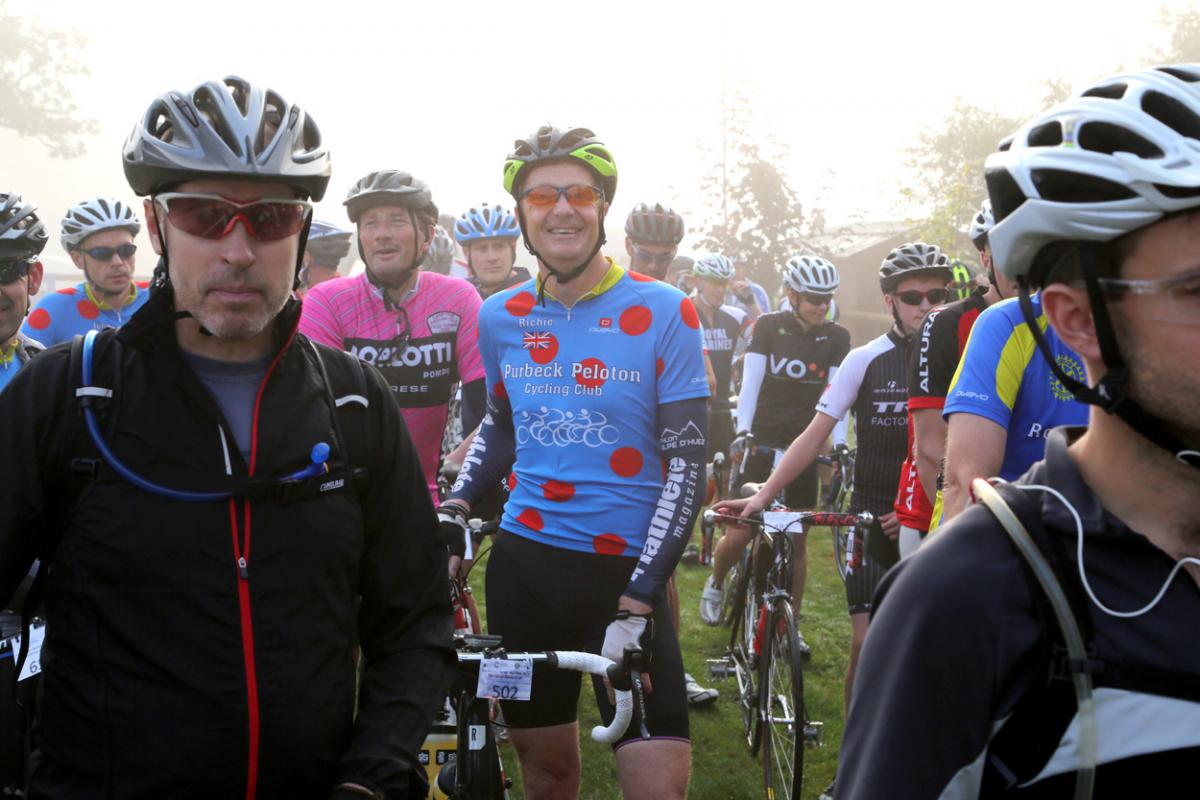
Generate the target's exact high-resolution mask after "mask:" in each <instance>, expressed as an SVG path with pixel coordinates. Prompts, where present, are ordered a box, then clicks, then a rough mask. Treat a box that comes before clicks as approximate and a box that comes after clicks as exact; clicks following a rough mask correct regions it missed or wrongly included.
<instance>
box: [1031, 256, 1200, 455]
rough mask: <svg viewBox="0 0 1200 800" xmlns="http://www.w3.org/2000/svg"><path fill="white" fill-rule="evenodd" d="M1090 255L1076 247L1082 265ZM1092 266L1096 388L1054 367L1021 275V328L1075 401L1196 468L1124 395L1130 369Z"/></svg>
mask: <svg viewBox="0 0 1200 800" xmlns="http://www.w3.org/2000/svg"><path fill="white" fill-rule="evenodd" d="M1095 257H1096V256H1095V255H1094V251H1092V250H1090V249H1088V248H1079V258H1080V260H1081V261H1089V260H1092V259H1094V258H1095ZM1091 266H1092V265H1089V264H1087V263H1085V264H1084V267H1083V272H1084V276H1085V277H1084V285H1085V286H1086V287H1087V293H1088V300H1089V301H1090V302H1091V306H1092V320H1093V322H1094V323H1095V328H1096V339H1097V342H1098V343H1099V345H1100V357H1101V359H1102V360H1103V361H1104V366H1105V367H1106V369H1107V371H1106V372H1105V373H1104V377H1103V378H1101V379H1100V381H1099V382H1098V383H1097V384H1096V385H1095V386H1088V385H1086V384H1084V383H1082V382H1080V381H1078V380H1076V379H1075V378H1073V377H1071V376H1070V375H1068V374H1067V373H1066V372H1065V371H1064V370H1063V368H1062V367H1061V366H1059V364H1058V362H1057V361H1056V360H1055V358H1054V354H1053V353H1052V352H1051V351H1050V345H1049V343H1048V342H1047V341H1046V336H1045V334H1043V333H1042V329H1041V326H1039V325H1038V324H1037V318H1036V317H1035V316H1034V313H1033V301H1032V300H1031V299H1030V287H1029V283H1028V279H1027V278H1026V276H1021V278H1020V280H1019V288H1018V291H1017V296H1018V298H1019V300H1018V302H1019V303H1020V306H1021V314H1022V316H1024V317H1025V324H1026V325H1028V326H1029V331H1030V333H1032V334H1033V340H1034V342H1035V343H1036V344H1037V348H1038V350H1039V351H1041V354H1042V357H1043V358H1044V359H1046V363H1047V364H1049V366H1050V371H1051V372H1053V373H1054V377H1056V378H1058V380H1059V382H1060V383H1062V385H1063V386H1065V387H1067V389H1069V390H1070V391H1071V393H1072V394H1074V395H1075V397H1076V399H1078V400H1079V401H1080V402H1083V403H1088V404H1090V405H1094V406H1097V407H1098V408H1101V409H1103V410H1104V411H1105V413H1108V414H1115V415H1116V416H1117V417H1119V418H1120V419H1121V421H1122V422H1124V423H1125V424H1126V425H1128V426H1129V427H1130V429H1132V430H1134V431H1136V432H1137V433H1140V434H1141V435H1142V436H1144V437H1145V438H1147V439H1149V440H1150V441H1151V442H1153V443H1154V444H1156V445H1158V446H1159V447H1161V448H1162V449H1164V450H1166V451H1167V452H1169V453H1171V454H1172V455H1173V456H1175V458H1176V460H1178V461H1180V462H1182V463H1184V464H1187V465H1189V466H1192V467H1196V468H1197V469H1200V448H1197V447H1192V446H1189V445H1187V444H1186V443H1184V442H1182V441H1180V440H1179V439H1178V438H1176V437H1175V435H1174V434H1172V433H1170V432H1169V430H1168V429H1167V425H1166V423H1165V422H1164V421H1163V420H1162V419H1160V418H1159V417H1156V416H1155V415H1153V414H1151V413H1150V412H1149V411H1147V410H1146V409H1144V408H1142V407H1141V406H1140V405H1138V403H1137V401H1136V400H1134V399H1133V398H1132V397H1130V396H1129V393H1128V388H1127V385H1128V382H1129V368H1128V367H1127V366H1126V364H1125V359H1124V358H1123V357H1122V355H1121V348H1120V345H1119V344H1118V343H1117V336H1116V332H1115V331H1114V330H1113V326H1112V318H1111V316H1110V315H1109V313H1108V304H1107V301H1106V300H1105V297H1104V291H1103V289H1101V288H1100V281H1099V279H1098V278H1097V277H1096V272H1095V269H1094V268H1089V267H1091Z"/></svg>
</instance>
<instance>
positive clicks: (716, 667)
mask: <svg viewBox="0 0 1200 800" xmlns="http://www.w3.org/2000/svg"><path fill="white" fill-rule="evenodd" d="M707 663H708V677H710V678H713V679H716V680H724V679H727V678H732V677H733V676H734V675H736V674H737V666H736V665H735V664H734V663H733V659H731V658H710V659H709V660H708V662H707Z"/></svg>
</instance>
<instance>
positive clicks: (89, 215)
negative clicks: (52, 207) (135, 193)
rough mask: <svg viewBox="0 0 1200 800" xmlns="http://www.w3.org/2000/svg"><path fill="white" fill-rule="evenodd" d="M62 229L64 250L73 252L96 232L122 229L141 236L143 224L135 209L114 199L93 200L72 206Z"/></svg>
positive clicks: (63, 219)
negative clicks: (134, 211) (139, 233)
mask: <svg viewBox="0 0 1200 800" xmlns="http://www.w3.org/2000/svg"><path fill="white" fill-rule="evenodd" d="M60 227H61V228H62V246H63V249H64V250H66V251H67V252H70V251H72V250H75V249H77V248H78V247H79V246H80V245H81V244H82V243H83V240H84V239H86V238H88V237H89V236H91V235H92V234H93V233H99V232H100V231H107V230H113V229H119V230H127V231H129V232H130V233H132V234H133V235H134V236H137V235H138V232H139V231H140V230H141V229H142V224H141V223H140V222H138V218H137V215H136V214H134V213H133V208H132V207H131V206H129V205H126V204H125V203H122V202H121V201H120V200H115V199H113V198H110V197H93V198H91V199H90V200H84V201H82V202H80V203H76V204H75V205H73V206H71V208H70V209H69V210H68V211H67V214H66V216H65V217H63V218H62V223H61V226H60Z"/></svg>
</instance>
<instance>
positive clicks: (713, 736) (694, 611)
mask: <svg viewBox="0 0 1200 800" xmlns="http://www.w3.org/2000/svg"><path fill="white" fill-rule="evenodd" d="M697 536H698V533H697ZM809 539H810V541H809V543H808V586H807V588H806V590H805V597H804V605H803V608H802V611H801V615H800V629H801V630H802V631H803V632H804V638H805V639H806V640H807V641H808V643H809V644H810V645H811V646H812V648H813V658H812V661H811V663H809V664H808V665H807V666H806V667H805V670H804V695H805V699H806V702H807V703H808V711H809V715H810V716H811V717H812V718H814V719H817V720H820V721H822V722H824V723H825V728H824V732H823V735H822V738H823V743H822V745H821V747H819V748H815V749H809V750H807V751H806V753H805V760H804V765H805V766H804V791H803V794H802V798H803V800H813V799H815V798H816V797H817V796H818V795H819V794H820V793H821V791H822V790H823V789H824V788H825V786H826V784H828V783H829V781H830V779H831V778H832V777H833V773H834V769H835V767H836V766H837V753H838V746H839V744H840V742H841V738H842V725H843V719H842V686H843V678H844V676H845V673H846V661H847V657H848V655H847V654H848V649H849V644H850V621H849V617H848V616H847V615H846V595H845V591H844V589H843V587H842V582H841V579H840V578H839V577H838V574H837V570H836V568H835V566H834V562H833V544H832V542H831V540H830V534H829V531H828V530H826V529H822V528H817V529H814V530H813V532H811V533H810V534H809ZM483 561H486V558H484V559H483ZM485 566H486V565H485V564H483V563H482V562H481V563H480V564H478V565H477V568H476V569H475V570H473V571H472V575H471V583H472V585H473V586H474V592H475V598H476V601H477V602H479V605H480V610H481V613H482V614H483V616H484V618H485V619H486V610H484V602H483V601H484V592H483V575H484V569H485ZM708 573H709V568H708V567H700V566H694V567H689V566H684V565H682V564H681V565H680V566H679V569H678V570H677V571H676V574H675V579H676V582H677V584H678V587H679V597H680V605H681V609H680V615H681V620H680V624H681V627H682V630H681V632H680V644H681V646H682V649H683V659H684V666H685V667H686V668H687V670H688V671H689V672H691V673H692V674H693V675H695V676H696V678H697V680H699V681H700V683H701V684H702V685H704V686H712V687H715V688H717V689H718V690H719V691H720V692H721V699H720V700H718V701H717V702H716V703H715V704H714V705H713V706H710V707H709V708H705V709H694V710H693V711H692V714H691V728H692V744H693V750H692V772H691V783H690V787H689V791H688V797H689V798H692V800H731V799H733V798H754V797H762V796H763V790H762V763H761V761H759V760H756V759H751V757H750V751H749V750H748V749H747V747H746V743H745V738H744V736H743V734H742V718H741V708H740V706H738V705H737V704H736V703H735V702H734V694H735V691H736V684H735V682H734V680H733V679H732V678H730V679H728V680H720V681H714V680H712V679H710V678H709V676H708V669H707V666H706V662H707V660H708V659H710V658H720V657H721V656H722V655H723V653H724V651H725V645H726V643H727V642H728V639H729V629H728V628H725V627H720V628H710V627H708V626H707V625H705V624H704V623H702V622H701V621H700V615H699V598H700V592H701V589H702V588H703V586H704V580H705V578H707V577H708ZM579 712H580V713H579V717H580V723H581V725H580V727H581V730H582V731H588V730H590V729H591V726H592V725H594V724H596V723H597V722H598V721H599V716H598V715H597V713H596V708H595V700H594V698H593V697H592V694H591V692H590V691H589V690H588V687H586V686H585V688H584V691H583V692H582V695H581V699H580V703H579ZM581 746H582V751H583V781H582V784H583V787H582V789H581V791H580V798H583V800H619V799H620V797H621V793H620V790H619V788H618V787H617V776H616V765H615V761H614V759H613V757H612V751H611V749H610V748H609V747H608V746H607V745H599V744H596V743H594V742H592V741H591V739H590V738H589V737H588V736H587V735H586V733H585V734H584V735H583V737H582V745H581ZM501 755H502V758H503V759H504V763H505V768H506V770H507V771H508V772H509V774H510V775H511V777H512V778H513V780H514V787H513V793H512V796H513V798H520V797H522V793H521V791H520V774H519V773H520V770H519V768H518V765H517V763H516V762H517V758H516V753H515V752H514V751H513V750H512V748H511V747H505V748H504V749H503V751H502V754H501Z"/></svg>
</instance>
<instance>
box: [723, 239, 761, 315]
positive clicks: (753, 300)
mask: <svg viewBox="0 0 1200 800" xmlns="http://www.w3.org/2000/svg"><path fill="white" fill-rule="evenodd" d="M729 259H730V260H731V261H732V262H733V280H731V281H730V282H729V292H728V293H727V294H726V295H725V305H729V306H733V307H734V308H739V309H741V310H742V311H744V312H746V317H747V318H748V319H749V320H750V322H751V324H753V323H754V322H755V320H757V319H758V318H759V317H760V316H762V315H763V314H767V313H770V311H771V298H770V297H769V296H768V295H767V290H766V289H764V288H763V287H761V286H759V285H758V284H757V283H755V282H754V281H752V280H751V279H750V269H749V263H750V262H749V260H748V259H747V258H746V254H745V253H734V254H733V255H730V256H729Z"/></svg>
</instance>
